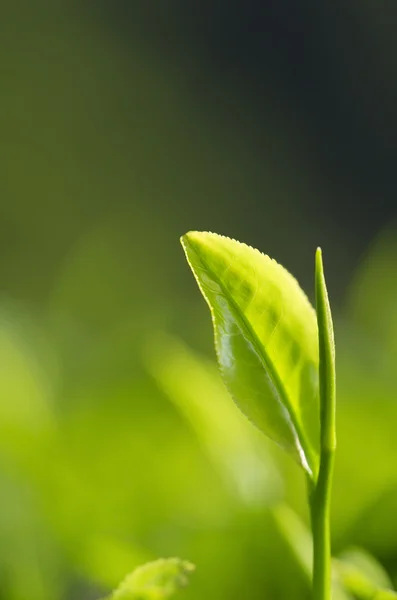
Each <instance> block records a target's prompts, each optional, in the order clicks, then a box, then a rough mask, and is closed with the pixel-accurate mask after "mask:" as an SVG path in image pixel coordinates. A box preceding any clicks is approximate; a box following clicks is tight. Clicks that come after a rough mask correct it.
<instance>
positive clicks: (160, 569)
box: [107, 558, 194, 600]
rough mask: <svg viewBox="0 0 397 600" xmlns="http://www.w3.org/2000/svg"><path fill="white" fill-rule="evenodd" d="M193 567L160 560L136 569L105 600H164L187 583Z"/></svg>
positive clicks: (187, 563)
mask: <svg viewBox="0 0 397 600" xmlns="http://www.w3.org/2000/svg"><path fill="white" fill-rule="evenodd" d="M193 570H194V566H193V565H192V564H191V563H189V562H187V561H183V560H181V559H179V558H161V559H159V560H156V561H154V562H150V563H147V564H145V565H143V566H141V567H138V568H137V569H135V571H133V572H132V573H131V574H130V575H128V576H127V577H126V578H125V579H124V581H123V582H122V583H121V584H120V586H119V587H118V588H117V590H115V591H114V592H113V594H111V595H110V596H109V597H108V599H107V600H166V599H167V598H171V596H173V595H174V594H175V593H176V592H177V591H178V590H179V589H181V588H183V587H185V586H186V585H187V583H188V574H189V573H191V571H193Z"/></svg>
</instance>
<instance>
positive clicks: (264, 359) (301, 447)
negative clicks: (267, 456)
mask: <svg viewBox="0 0 397 600" xmlns="http://www.w3.org/2000/svg"><path fill="white" fill-rule="evenodd" d="M190 233H204V234H207V235H210V236H211V237H214V238H221V239H224V240H229V241H232V242H234V243H236V244H237V245H239V246H243V247H245V248H247V249H249V250H253V251H254V252H255V253H257V254H259V255H260V256H262V257H265V258H268V259H269V260H271V261H272V262H273V263H275V264H276V265H277V266H278V267H280V268H281V269H282V270H283V271H284V272H285V273H286V274H287V275H288V276H289V277H291V279H292V280H293V281H294V282H295V283H296V284H297V285H298V286H299V289H300V290H301V291H302V293H303V295H304V296H305V298H306V299H307V301H308V304H309V307H310V308H311V309H312V311H313V314H314V315H315V314H316V312H315V310H314V308H313V307H312V306H311V303H310V301H309V299H308V297H307V296H306V294H305V292H304V291H303V290H302V288H301V287H300V285H299V283H298V281H297V279H296V278H295V277H294V276H293V275H291V273H290V272H289V271H288V270H287V269H286V268H285V267H283V266H282V265H280V263H278V262H277V261H276V260H275V259H274V258H271V257H270V256H269V255H267V254H264V253H263V252H261V251H260V250H258V249H257V248H253V247H252V246H250V245H249V244H245V243H244V242H240V241H238V240H236V239H234V238H231V237H228V236H225V235H221V234H218V233H212V232H210V231H203V232H188V233H186V234H185V235H183V236H181V238H180V241H181V244H182V247H183V250H184V252H185V255H186V260H187V262H188V264H189V266H190V268H191V270H192V273H193V275H194V278H195V279H196V282H197V285H198V287H199V289H200V291H201V293H202V295H203V297H204V299H205V301H206V303H207V305H208V307H209V309H210V313H211V321H212V326H213V331H214V340H215V351H216V356H217V361H218V365H219V370H220V372H221V375H222V379H223V381H224V383H225V385H226V387H227V389H228V392H229V394H230V395H231V397H232V399H233V401H234V402H235V404H236V405H237V406H238V407H239V403H238V402H237V400H236V398H235V396H234V394H233V392H232V391H231V389H230V387H229V385H228V384H227V381H226V378H225V377H224V373H223V369H222V366H221V362H220V353H219V349H218V346H219V342H218V335H217V331H216V320H215V313H214V310H213V308H212V306H211V303H210V302H209V299H208V297H207V295H206V293H205V292H204V290H203V287H202V285H201V283H200V280H199V278H198V276H197V274H196V271H195V269H194V268H193V265H192V264H191V261H190V260H189V255H188V249H187V244H186V242H185V239H186V238H188V236H189V234H190ZM192 249H193V248H192ZM193 250H194V249H193ZM196 254H197V253H196ZM199 259H200V261H201V262H202V264H203V266H204V268H205V269H207V271H208V272H209V273H211V275H213V273H212V271H211V269H209V267H208V265H207V264H206V263H205V261H203V260H202V259H201V257H199ZM220 285H221V288H222V290H223V291H224V292H225V290H224V288H223V286H222V284H220ZM231 303H232V306H233V308H234V310H235V311H236V312H237V314H238V315H239V317H240V319H241V321H242V325H243V326H244V327H245V328H246V330H247V331H248V333H250V334H251V335H252V338H253V340H254V342H255V347H254V349H255V352H256V354H257V356H258V358H259V360H260V362H261V363H262V364H263V366H264V368H265V370H266V369H267V371H268V373H269V376H270V379H271V381H272V383H273V385H274V387H275V388H276V389H277V391H278V393H279V395H280V397H281V398H282V400H280V404H281V409H282V410H283V411H284V412H285V415H286V417H287V419H288V421H289V423H290V426H291V429H292V433H293V436H294V438H295V440H296V441H297V444H296V449H297V451H298V454H299V457H300V460H301V464H302V466H303V468H304V469H305V470H306V472H307V473H308V475H309V476H310V477H311V478H313V477H314V474H313V471H312V469H311V467H310V465H309V461H308V457H307V456H306V455H310V452H308V448H307V445H308V444H307V440H306V438H305V436H304V435H303V432H302V429H301V427H300V425H299V423H298V422H297V421H296V419H295V418H294V416H293V411H292V407H291V404H290V401H289V398H288V395H287V392H286V391H285V388H284V386H283V384H282V381H281V379H280V377H279V375H278V373H277V371H276V369H275V367H274V365H273V363H272V361H271V360H270V359H269V358H268V356H267V354H266V355H264V353H262V352H261V350H260V348H261V347H262V344H261V342H260V341H259V340H258V337H257V335H256V333H254V332H253V331H252V327H251V325H250V324H249V323H248V322H247V320H246V319H245V317H244V315H241V311H240V309H239V308H238V307H237V306H236V304H235V303H234V301H233V299H231ZM280 391H281V393H280ZM283 401H284V403H283ZM243 414H244V416H245V417H246V418H247V419H248V420H249V421H250V422H251V423H252V424H253V425H254V426H255V427H256V425H255V423H254V422H253V421H252V420H251V419H250V418H249V417H248V416H247V415H245V413H243ZM265 435H266V436H267V437H270V438H271V439H273V441H275V442H276V443H278V444H279V442H278V440H277V439H275V438H273V437H272V436H268V435H267V434H265ZM302 442H303V443H302Z"/></svg>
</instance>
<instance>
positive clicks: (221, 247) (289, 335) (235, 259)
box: [181, 232, 320, 479]
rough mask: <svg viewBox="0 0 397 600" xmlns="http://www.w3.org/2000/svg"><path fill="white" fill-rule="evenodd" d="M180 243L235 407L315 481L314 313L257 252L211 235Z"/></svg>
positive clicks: (291, 284) (293, 282)
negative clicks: (201, 298) (203, 303)
mask: <svg viewBox="0 0 397 600" xmlns="http://www.w3.org/2000/svg"><path fill="white" fill-rule="evenodd" d="M181 241H182V245H183V247H184V250H185V253H186V256H187V259H188V262H189V265H190V267H191V268H192V271H193V273H194V275H195V277H196V280H197V283H198V285H199V287H200V289H201V291H202V293H203V296H204V298H205V299H206V301H207V303H208V305H209V307H210V310H211V313H212V319H213V325H214V333H215V346H216V351H217V356H218V362H219V366H220V369H221V372H222V375H223V379H224V381H225V383H226V385H227V387H228V389H229V391H230V393H231V394H232V396H233V398H234V399H235V402H236V404H237V405H238V406H239V408H240V410H241V411H242V412H243V413H244V414H245V415H246V416H247V417H248V418H249V419H250V420H251V421H252V422H253V423H254V424H255V425H256V426H257V427H258V428H259V429H260V430H261V431H262V432H263V433H265V434H266V435H268V436H269V437H271V438H272V439H274V440H275V441H276V442H278V443H279V444H280V445H282V446H283V447H284V448H286V449H287V450H288V451H289V452H290V453H291V454H292V455H293V456H294V458H295V459H296V460H297V461H298V462H299V463H300V464H301V465H302V467H303V468H304V469H305V470H306V471H307V472H308V473H309V475H310V476H311V477H312V478H313V479H315V478H316V474H317V471H318V456H319V439H320V433H319V398H318V396H319V390H318V386H319V384H318V362H319V359H318V338H317V322H316V315H315V312H314V309H313V308H312V306H311V305H310V303H309V301H308V299H307V297H306V296H305V294H304V293H303V291H302V290H301V288H300V287H299V285H298V283H297V281H296V280H295V279H294V278H293V277H292V276H291V275H290V274H289V273H288V271H286V270H285V269H284V268H283V267H282V266H281V265H279V264H277V263H276V262H275V261H274V260H272V259H271V258H269V257H268V256H265V255H263V254H261V253H260V252H259V251H258V250H254V249H253V248H250V247H249V246H246V245H245V244H241V243H239V242H236V241H235V240H231V239H229V238H226V237H223V236H219V235H216V234H213V233H199V232H190V233H187V234H186V235H185V236H183V238H182V239H181ZM220 426H221V424H220Z"/></svg>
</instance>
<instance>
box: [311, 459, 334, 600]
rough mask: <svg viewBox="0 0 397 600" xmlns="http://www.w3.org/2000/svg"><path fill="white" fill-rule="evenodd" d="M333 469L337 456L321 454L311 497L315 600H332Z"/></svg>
mask: <svg viewBox="0 0 397 600" xmlns="http://www.w3.org/2000/svg"><path fill="white" fill-rule="evenodd" d="M333 466H334V452H333V451H329V450H328V451H324V452H322V454H321V460H320V471H319V475H318V480H317V484H316V486H315V488H314V489H313V491H312V493H311V495H310V512H311V521H312V533H313V600H331V538H330V505H331V485H332V472H333Z"/></svg>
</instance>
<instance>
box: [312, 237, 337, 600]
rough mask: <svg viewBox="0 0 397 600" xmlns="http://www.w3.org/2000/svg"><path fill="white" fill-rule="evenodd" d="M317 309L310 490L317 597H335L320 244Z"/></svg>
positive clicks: (330, 357) (329, 355)
mask: <svg viewBox="0 0 397 600" xmlns="http://www.w3.org/2000/svg"><path fill="white" fill-rule="evenodd" d="M315 283H316V309H317V311H316V312H317V324H318V342H319V355H320V364H319V380H320V467H319V473H318V478H317V481H316V482H315V484H314V486H313V488H312V489H311V491H310V492H309V503H310V512H311V520H312V532H313V600H331V539H330V505H331V487H332V475H333V467H334V455H335V449H336V433H335V343H334V330H333V324H332V316H331V309H330V305H329V300H328V293H327V287H326V283H325V278H324V268H323V262H322V255H321V250H320V248H318V249H317V252H316V269H315Z"/></svg>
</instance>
